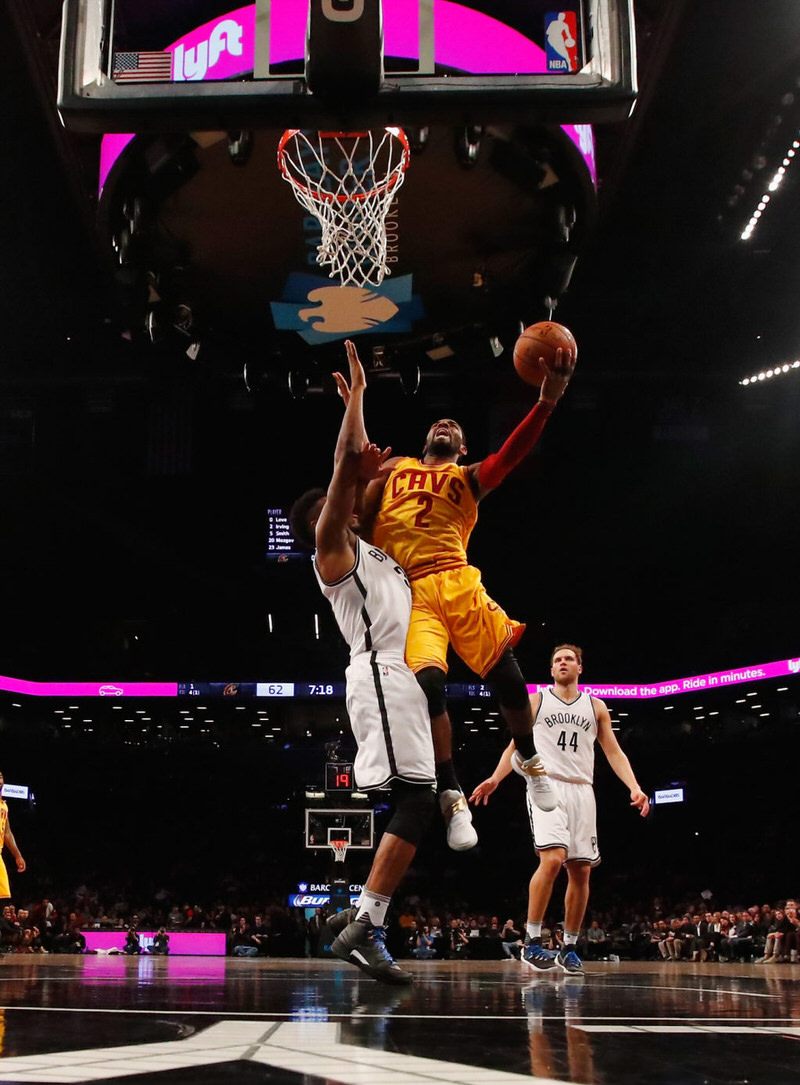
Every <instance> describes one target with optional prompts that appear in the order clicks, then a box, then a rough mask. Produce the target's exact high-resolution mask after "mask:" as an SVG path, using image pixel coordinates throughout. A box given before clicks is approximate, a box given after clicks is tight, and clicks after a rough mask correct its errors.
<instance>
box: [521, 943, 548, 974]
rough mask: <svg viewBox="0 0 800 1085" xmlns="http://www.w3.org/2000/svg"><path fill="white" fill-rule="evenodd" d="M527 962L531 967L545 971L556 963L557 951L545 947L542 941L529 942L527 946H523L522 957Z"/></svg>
mask: <svg viewBox="0 0 800 1085" xmlns="http://www.w3.org/2000/svg"><path fill="white" fill-rule="evenodd" d="M520 959H521V960H523V961H524V962H525V964H527V965H530V967H531V968H534V969H537V970H538V971H544V970H545V969H547V968H553V967H554V966H555V963H556V952H555V950H553V949H545V948H544V946H543V945H542V943H541V941H540V940H539V939H537V940H536V941H533V942H529V943H528V944H527V945H526V946H523V949H522V957H521V958H520Z"/></svg>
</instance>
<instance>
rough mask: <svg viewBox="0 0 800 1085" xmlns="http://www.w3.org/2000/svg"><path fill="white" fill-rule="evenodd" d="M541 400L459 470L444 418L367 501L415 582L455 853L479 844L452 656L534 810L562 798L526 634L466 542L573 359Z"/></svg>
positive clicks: (557, 366) (549, 370)
mask: <svg viewBox="0 0 800 1085" xmlns="http://www.w3.org/2000/svg"><path fill="white" fill-rule="evenodd" d="M541 364H542V368H543V370H544V372H545V373H546V376H545V378H544V380H543V382H542V386H541V390H540V394H539V400H538V402H537V403H536V404H535V406H534V407H533V409H532V410H531V411H530V412H529V413H528V415H527V416H526V417H525V418H524V419H523V421H522V422H521V423H520V424H519V425H518V426H517V428H516V429H515V430H514V432H513V433H512V434H511V435H510V436H509V437H508V439H507V440H506V441H505V442H504V444H503V446H502V447H501V448H500V450H499V451H498V452H495V453H492V454H491V455H490V456H487V457H486V459H484V460H481V461H480V462H478V463H472V464H469V465H462V464H460V463H459V462H458V461H459V460H460V459H461V458H462V456H465V455H466V454H467V448H466V444H465V442H464V433H463V431H462V429H461V427H460V426H459V424H458V423H457V422H454V421H453V420H452V419H450V418H442V419H440V420H439V421H438V422H434V424H433V425H432V426H431V428H430V430H429V431H428V436H427V439H426V441H425V447H424V449H423V451H422V456H421V458H420V459H416V458H414V457H411V456H405V457H394V458H393V459H390V460H387V461H386V464H385V469H384V471H383V472H382V474H381V476H380V477H379V478H377V479H375V480H374V481H373V482H371V483H370V484H369V487H368V488H367V492H366V494H365V498H364V504H363V513H362V528H363V530H362V534H364V535H365V536H367V537H370V538H371V539H372V541H373V542H374V543H375V544H376V545H377V546H379V547H380V548H381V549H382V550H385V551H386V552H387V553H388V554H390V555H391V556H392V557H393V558H394V559H395V561H397V562H398V564H399V565H401V566H402V567H403V568H404V569H405V571H406V573H407V575H408V578H409V580H410V581H411V590H412V599H413V604H412V611H411V623H410V626H409V631H408V640H407V641H406V661H407V662H408V665H409V666H410V667H411V669H412V670H413V671H414V673H415V674H416V676H417V680H418V681H419V683H420V685H421V686H422V688H423V690H424V691H425V695H426V697H427V699H428V711H429V713H430V717H431V727H432V731H433V745H434V750H435V754H436V778H437V790H438V794H439V803H440V806H441V808H442V812H443V814H444V816H445V820H446V822H447V840H448V843H449V845H450V847H451V848H453V849H454V850H456V851H462V850H465V849H467V848H471V847H473V846H474V845H475V844H476V843H477V840H478V837H477V833H476V832H475V829H474V827H473V825H472V815H471V813H470V811H469V807H468V805H467V800H466V798H465V796H464V793H463V791H462V790H461V787H460V786H459V783H458V779H457V777H456V773H455V769H454V766H453V749H452V745H453V744H452V726H451V723H450V717H449V715H448V712H447V706H446V702H445V675H446V674H447V649H448V645H450V644H452V646H453V648H454V650H455V651H456V652H457V653H458V655H459V656H460V657H461V658H462V659H463V660H464V662H465V663H466V664H467V666H469V667H470V668H471V669H472V670H473V671H474V672H475V673H476V674H478V675H480V676H481V677H482V678H485V679H486V680H487V682H489V683H491V685H492V686H493V688H494V691H495V693H496V694H497V698H498V701H499V703H500V709H501V712H502V714H503V717H504V719H505V721H506V724H507V726H508V729H509V731H510V733H511V736H512V738H513V739H514V743H515V745H516V750H517V753H516V756H515V759H514V768H515V770H516V771H517V772H520V774H521V775H523V776H525V777H527V780H528V786H529V788H530V790H531V797H532V799H533V801H534V802H535V803H536V805H537V806H539V807H540V808H541V809H553V807H554V806H555V798H554V795H553V790H552V788H551V787H550V783H549V781H548V779H547V775H546V772H545V771H544V768H543V767H542V764H541V761H540V759H539V758H538V757H537V756H536V752H535V750H534V746H533V738H532V730H533V717H532V714H531V708H530V703H529V700H528V692H527V687H526V684H525V679H524V678H523V676H522V673H521V671H520V669H519V665H518V663H517V660H516V658H515V656H514V652H513V647H514V645H515V644H516V642H517V641H518V640H519V638H520V637H521V636H522V633H523V632H524V631H525V626H524V625H523V624H521V623H520V622H517V621H515V620H514V619H512V618H509V617H508V615H507V614H506V613H505V611H503V610H502V608H501V607H500V606H498V604H497V603H495V602H494V601H493V600H492V599H491V598H490V597H489V595H488V593H487V591H486V589H485V588H484V586H483V583H482V581H481V574H480V571H479V570H478V569H476V568H475V566H473V565H470V564H469V561H468V560H467V542H468V540H469V536H470V534H471V532H472V529H473V528H474V526H475V523H476V520H477V517H478V502H479V501H480V500H481V499H482V498H483V497H485V496H486V494H487V493H489V492H490V491H491V490H493V489H494V488H495V487H496V486H498V485H499V483H500V482H501V481H502V480H503V479H504V478H505V476H506V475H507V474H508V472H509V471H511V470H512V468H514V467H515V466H516V465H517V464H518V463H519V462H520V461H521V460H522V459H523V458H524V457H525V456H526V455H527V454H528V453H529V452H530V451H531V449H532V448H533V447H534V445H535V444H536V442H537V441H538V439H539V437H540V435H541V432H542V429H543V428H544V425H545V422H546V421H547V419H548V417H549V416H550V414H551V413H552V411H553V409H554V407H555V406H556V404H557V403H558V401H559V399H560V398H561V396H562V395H563V394H564V391H565V390H566V387H567V385H568V384H569V381H570V378H571V377H572V373H573V370H574V368H575V360H574V357H573V355H572V352H571V351H567V352H563V351H561V350H559V351H557V353H556V359H555V361H554V362H553V363H552V364H549V363H546V362H545V360H544V359H542V360H541Z"/></svg>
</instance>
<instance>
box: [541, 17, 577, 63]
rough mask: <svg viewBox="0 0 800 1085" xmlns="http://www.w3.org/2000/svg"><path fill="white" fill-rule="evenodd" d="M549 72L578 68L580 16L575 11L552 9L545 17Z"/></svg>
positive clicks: (546, 52)
mask: <svg viewBox="0 0 800 1085" xmlns="http://www.w3.org/2000/svg"><path fill="white" fill-rule="evenodd" d="M544 38H545V57H546V59H547V70H548V72H576V71H577V70H578V17H577V15H576V14H575V12H574V11H551V12H548V14H547V15H545V17H544Z"/></svg>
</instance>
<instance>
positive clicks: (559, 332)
mask: <svg viewBox="0 0 800 1085" xmlns="http://www.w3.org/2000/svg"><path fill="white" fill-rule="evenodd" d="M559 347H561V349H562V350H563V351H564V353H565V354H566V352H567V351H568V350H571V351H572V359H573V361H574V360H575V359H576V358H577V357H578V344H577V343H576V342H575V336H574V335H573V334H572V332H571V331H570V330H569V328H565V327H564V325H563V324H555V323H554V322H553V321H552V320H542V321H540V322H539V323H538V324H531V326H530V327H529V328H526V329H525V331H524V332H523V333H522V335H521V336H520V337H519V339H518V340H517V341H516V343H515V344H514V368H515V369H516V371H517V373H519V375H520V377H522V379H523V380H524V381H525V382H526V383H527V384H535V385H536V386H537V387H538V386H539V385H540V384H541V383H542V381H543V380H544V378H545V377H546V375H547V374H546V373H545V371H544V369H543V367H542V366H541V365H540V364H539V359H540V358H544V359H545V361H547V362H554V361H555V360H556V351H557V350H558V348H559Z"/></svg>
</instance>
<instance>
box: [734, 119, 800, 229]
mask: <svg viewBox="0 0 800 1085" xmlns="http://www.w3.org/2000/svg"><path fill="white" fill-rule="evenodd" d="M798 134H799V135H800V133H798ZM799 149H800V141H799V140H796V139H795V140H792V145H791V147H789V148H788V150H787V151H786V154H785V155H784V156H783V161H782V162H781V164H780V166H778V168H777V169H776V170H775V173H774V174H773V175H772V180H771V181H770V182H769V184H768V185H767V191H766V192H765V193H764V194H763V195H762V196H761V199H760V200H759V201H758V204H757V205H756V209H755V211H753V213H752V215H751V216H750V221H749V222H748V223H747V225H746V226H745V228H744V230H742V232H741V234H740V235H739V239H740V240H741V241H749V240H750V238H751V237H752V236H753V232H754V231H755V228H756V226H758V223H759V220H760V219H761V216H762V215H763V214H764V212H765V211H766V209H767V204H768V203H769V202H770V199H771V198H772V197H771V195H770V193H772V192H777V190H778V189H779V188H780V186H781V184H782V183H783V180H784V178H785V176H786V171H787V170H788V168H789V166H791V164H792V160H793V159H794V158H795V157H796V155H797V151H798V150H799Z"/></svg>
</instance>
